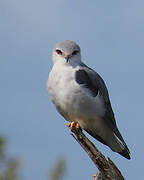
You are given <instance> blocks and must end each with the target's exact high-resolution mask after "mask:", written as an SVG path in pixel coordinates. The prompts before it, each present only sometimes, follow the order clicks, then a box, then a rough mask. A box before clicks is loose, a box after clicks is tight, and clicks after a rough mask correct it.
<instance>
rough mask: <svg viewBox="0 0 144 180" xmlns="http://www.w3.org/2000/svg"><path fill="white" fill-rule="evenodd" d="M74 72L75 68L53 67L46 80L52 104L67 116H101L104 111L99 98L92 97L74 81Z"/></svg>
mask: <svg viewBox="0 0 144 180" xmlns="http://www.w3.org/2000/svg"><path fill="white" fill-rule="evenodd" d="M76 70H77V67H76V68H73V67H69V66H66V67H65V66H63V67H61V66H59V67H58V66H57V67H53V69H52V71H51V73H50V76H49V80H48V91H49V93H50V95H51V97H52V100H53V102H54V104H55V105H56V107H57V108H58V110H59V111H63V112H66V113H68V114H69V116H75V115H76V116H81V115H82V114H85V115H87V116H94V115H96V114H97V115H98V116H99V115H102V114H103V113H104V110H103V103H102V100H101V98H100V97H99V96H97V97H92V96H91V95H90V93H88V92H87V89H85V88H82V87H81V86H80V85H79V84H78V83H77V82H76V81H75V72H76ZM49 84H50V85H49Z"/></svg>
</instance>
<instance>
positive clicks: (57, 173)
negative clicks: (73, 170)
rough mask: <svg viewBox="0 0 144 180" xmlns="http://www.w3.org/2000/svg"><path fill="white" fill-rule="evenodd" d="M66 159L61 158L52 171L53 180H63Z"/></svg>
mask: <svg viewBox="0 0 144 180" xmlns="http://www.w3.org/2000/svg"><path fill="white" fill-rule="evenodd" d="M65 164H66V163H65V160H64V159H59V160H58V161H57V163H56V165H55V167H54V168H53V169H52V170H51V172H50V179H51V180H62V179H63V177H64V174H65V171H66V165H65Z"/></svg>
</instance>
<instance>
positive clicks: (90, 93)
mask: <svg viewBox="0 0 144 180" xmlns="http://www.w3.org/2000/svg"><path fill="white" fill-rule="evenodd" d="M52 59H53V67H52V70H51V72H50V73H49V77H48V81H47V90H48V93H49V95H50V97H51V100H52V102H53V104H54V105H55V107H56V109H57V111H58V112H59V113H60V114H61V115H62V116H63V117H64V119H65V120H67V121H69V122H70V124H72V123H76V124H77V125H78V126H79V127H80V128H82V129H83V130H85V131H86V132H87V133H89V134H90V135H91V136H92V137H94V138H95V139H96V140H98V141H100V142H101V143H102V144H104V145H106V146H108V147H109V148H110V149H111V150H112V151H114V152H117V153H119V154H120V155H122V156H123V157H125V158H127V159H130V158H131V157H130V151H129V149H128V146H127V145H126V143H125V141H124V139H123V137H122V135H121V133H120V131H119V130H118V127H117V124H116V120H115V116H114V112H113V110H112V106H111V102H110V98H109V94H108V90H107V87H106V85H105V82H104V80H103V79H102V77H101V76H100V75H99V74H98V73H97V72H96V71H94V70H93V69H92V68H90V67H88V66H87V65H85V64H84V63H83V62H82V58H81V49H80V46H79V45H78V44H77V43H76V42H74V41H71V40H64V41H62V42H59V43H57V44H56V45H55V47H54V49H53V52H52ZM72 125H73V124H72Z"/></svg>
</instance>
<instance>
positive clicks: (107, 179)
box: [70, 126, 125, 180]
mask: <svg viewBox="0 0 144 180" xmlns="http://www.w3.org/2000/svg"><path fill="white" fill-rule="evenodd" d="M70 129H71V128H70ZM71 131H72V136H73V137H74V138H75V140H76V141H77V142H78V143H79V144H80V145H81V147H82V148H83V149H84V150H85V151H86V152H87V154H88V155H89V157H90V158H91V160H92V161H93V162H94V164H95V165H96V167H97V168H98V170H99V172H98V173H97V174H96V175H94V176H93V180H125V179H124V177H123V176H122V174H121V172H120V170H119V169H118V168H117V167H116V165H115V164H114V163H113V162H112V160H111V159H110V158H108V159H106V158H105V156H104V155H103V154H102V153H101V152H100V151H99V150H98V149H97V148H96V147H95V145H94V144H93V143H92V142H91V141H90V140H89V139H88V138H87V137H86V136H85V135H84V133H83V132H82V130H81V128H77V127H75V126H73V128H72V129H71Z"/></svg>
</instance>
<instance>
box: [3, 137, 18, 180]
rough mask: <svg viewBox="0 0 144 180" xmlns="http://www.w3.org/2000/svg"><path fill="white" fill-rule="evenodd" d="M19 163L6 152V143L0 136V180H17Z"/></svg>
mask: <svg viewBox="0 0 144 180" xmlns="http://www.w3.org/2000/svg"><path fill="white" fill-rule="evenodd" d="M18 167H19V162H18V160H16V159H12V158H10V157H9V156H8V154H7V152H6V141H5V139H4V137H2V136H0V180H18V179H19V178H18V170H19V168H18Z"/></svg>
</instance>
